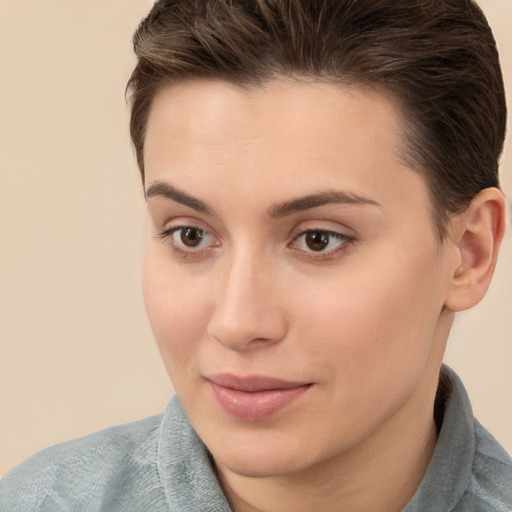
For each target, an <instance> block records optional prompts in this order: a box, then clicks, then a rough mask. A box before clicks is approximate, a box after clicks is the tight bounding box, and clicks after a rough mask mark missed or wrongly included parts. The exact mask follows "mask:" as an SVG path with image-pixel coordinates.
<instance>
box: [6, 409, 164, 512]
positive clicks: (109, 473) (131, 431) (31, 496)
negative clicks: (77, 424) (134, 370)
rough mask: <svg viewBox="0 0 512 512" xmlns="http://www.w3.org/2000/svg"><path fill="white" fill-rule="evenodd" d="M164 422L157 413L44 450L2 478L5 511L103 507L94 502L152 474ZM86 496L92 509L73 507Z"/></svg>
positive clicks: (93, 508)
mask: <svg viewBox="0 0 512 512" xmlns="http://www.w3.org/2000/svg"><path fill="white" fill-rule="evenodd" d="M161 421H162V415H157V416H152V417H150V418H146V419H143V420H139V421H136V422H132V423H127V424H124V425H119V426H116V427H111V428H108V429H105V430H102V431H100V432H96V433H95V434H91V435H89V436H86V437H82V438H79V439H75V440H72V441H68V442H65V443H61V444H57V445H55V446H51V447H49V448H46V449H44V450H42V451H41V452H39V453H37V454H36V455H34V456H33V457H31V458H30V459H28V460H26V461H25V462H23V463H21V464H20V465H19V466H17V467H15V468H14V469H13V470H11V471H10V472H9V473H8V474H7V475H6V476H5V477H4V478H3V479H2V480H1V481H0V510H6V511H7V510H16V511H20V512H21V511H23V512H25V511H27V512H28V511H30V512H32V511H34V512H35V511H39V510H41V511H42V510H55V511H59V510H70V509H72V510H80V511H81V510H97V509H98V508H95V507H94V506H93V505H92V503H91V502H92V501H94V500H101V499H102V495H104V494H105V492H106V491H107V489H108V490H109V492H111V490H112V486H119V485H120V483H123V485H125V483H126V480H129V479H133V478H137V474H138V473H143V474H144V478H148V477H151V474H152V473H151V471H150V466H154V465H156V459H157V456H156V452H157V445H158V430H159V426H160V423H161ZM141 468H144V471H143V472H141V471H140V469H141ZM154 471H155V472H156V468H155V470H154ZM80 496H81V498H79V497H80ZM85 496H88V505H89V506H88V507H87V508H82V507H80V508H73V507H72V500H75V499H76V500H78V499H81V501H80V503H82V502H83V501H84V497H85ZM77 503H78V501H77ZM70 507H71V508H70Z"/></svg>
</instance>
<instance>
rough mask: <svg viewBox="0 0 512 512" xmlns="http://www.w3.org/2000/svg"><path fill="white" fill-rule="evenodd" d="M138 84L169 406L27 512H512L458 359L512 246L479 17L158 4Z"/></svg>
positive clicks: (23, 505)
mask: <svg viewBox="0 0 512 512" xmlns="http://www.w3.org/2000/svg"><path fill="white" fill-rule="evenodd" d="M134 43H135V52H136V54H137V57H138V64H137V67H136V69H135V71H134V73H133V75H132V78H131V80H130V82H129V84H128V91H129V94H130V101H131V107H132V118H131V134H132V140H133V142H134V146H135V149H136V153H137V160H138V164H139V168H140V170H141V175H142V178H143V185H144V190H145V196H146V199H147V205H148V212H149V218H150V229H148V234H147V240H146V253H145V254H146V256H145V266H144V294H145V301H146V307H147V311H148V316H149V319H150V323H151V326H152V328H153V332H154V334H155V338H156V341H157V343H158V346H159V349H160V352H161V354H162V358H163V360H164V364H165V366H166V368H167V370H168V373H169V376H170V378H171V380H172V383H173V385H174V388H175V390H176V394H177V397H176V398H174V399H173V400H172V401H171V403H170V404H169V407H168V408H167V410H166V412H165V413H164V414H163V415H161V416H157V417H153V418H149V419H147V420H142V421H141V422H137V423H135V424H131V425H125V426H121V427H116V428H114V429H110V430H107V431H102V432H100V433H97V434H94V435H93V436H90V437H88V438H83V439H81V440H78V441H74V442H71V443H65V444H63V445H60V446H57V447H54V448H51V449H49V450H46V451H43V452H41V453H40V454H39V455H37V456H36V457H35V458H33V459H30V460H29V461H27V462H26V463H24V464H22V465H21V466H19V467H18V468H16V469H15V470H13V471H12V472H11V473H10V474H9V475H8V476H7V477H6V478H5V479H4V480H3V481H2V484H1V487H0V491H1V493H0V496H1V498H0V499H1V500H2V501H0V509H2V510H3V509H5V510H11V509H16V510H27V511H28V510H59V509H62V510H109V511H110V510H173V511H174V510H183V511H193V510H201V511H203V510H212V511H214V510H215V511H216V510H234V511H236V512H245V511H253V510H258V511H280V510H304V511H306V510H339V509H340V508H341V509H343V510H350V511H359V510H382V511H400V510H405V511H407V512H411V511H417V510H446V511H448V510H461V511H462V510H475V511H476V510H496V511H498V510H508V509H510V508H511V507H512V495H511V486H510V483H511V481H512V462H511V461H510V458H509V457H508V455H507V454H506V453H505V451H504V450H503V449H502V448H501V447H500V446H499V445H498V443H497V442H496V441H495V440H494V438H492V436H491V435H490V434H489V433H488V432H487V431H486V430H485V429H484V428H483V427H481V426H480V425H479V424H478V422H476V420H474V418H473V416H472V413H471V408H470V405H469V401H468V398H467V395H466V394H465V391H464V388H463V386H462V383H461V382H460V380H459V379H458V378H457V376H456V375H455V374H454V373H453V372H452V371H451V370H449V369H448V368H446V367H442V366H441V365H442V357H443V353H444V349H445V345H446V340H447V337H448V333H449V331H450V327H451V324H452V322H453V318H454V314H455V313H456V312H457V311H462V310H465V309H468V308H470V307H472V306H473V305H475V304H477V303H478V302H479V301H480V300H481V298H482V297H483V296H484V294H485V292H486V290H487V287H488V285H489V282H490V279H491V277H492V273H493V269H494V266H495V263H496V259H497V256H498V251H499V245H500V242H501V239H502V237H503V232H504V226H505V221H504V211H505V201H504V198H503V194H502V193H501V192H500V191H499V188H498V187H499V184H498V177H497V167H498V165H497V160H498V157H499V155H500V152H501V149H502V145H503V138H504V131H505V114H506V108H505V100H504V93H503V84H502V79H501V72H500V68H499V63H498V58H497V52H496V49H495V45H494V40H493V38H492V34H491V32H490V29H489V27H488V25H487V23H486V21H485V18H484V17H483V15H482V13H481V12H480V11H479V9H478V8H477V7H476V6H475V5H473V4H472V3H469V2H467V1H462V0H460V1H455V0H453V1H450V2H429V3H428V4H426V3H424V2H420V1H418V2H411V1H407V2H405V1H404V2H397V1H396V0H394V1H391V0H389V1H387V0H384V1H382V2H370V1H357V2H353V1H348V0H347V1H339V0H336V1H334V0H333V1H328V0H324V1H321V2H315V3H312V2H307V1H305V0H304V1H299V0H289V1H287V2H273V1H271V0H265V1H264V0H260V1H254V2H246V1H244V2H242V1H240V2H235V1H205V2H200V3H199V2H196V1H193V0H182V1H179V2H169V1H160V2H157V3H156V4H155V6H154V7H153V9H152V11H151V13H150V14H149V16H148V17H147V18H146V20H144V21H143V23H142V24H141V26H140V27H139V29H138V31H137V33H136V35H135V39H134Z"/></svg>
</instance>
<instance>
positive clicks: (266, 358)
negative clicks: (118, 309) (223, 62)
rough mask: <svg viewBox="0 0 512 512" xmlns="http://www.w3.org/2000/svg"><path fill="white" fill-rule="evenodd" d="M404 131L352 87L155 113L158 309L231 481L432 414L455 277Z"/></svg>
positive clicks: (150, 187)
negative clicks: (405, 156)
mask: <svg viewBox="0 0 512 512" xmlns="http://www.w3.org/2000/svg"><path fill="white" fill-rule="evenodd" d="M399 128H400V127H399V115H398V111H397V110H396V107H395V106H394V105H393V103H392V102H391V101H390V100H388V99H386V98H385V97H384V96H382V95H380V94H378V93H376V92H371V91H369V90H366V89H363V88H358V87H355V86H354V87H344V86H339V85H333V84H321V83H299V82H292V81H285V80H277V81H275V82H272V83H269V84H267V85H266V86H265V87H264V88H262V89H256V90H252V91H247V90H243V89H240V88H237V87H235V86H233V85H229V84H226V83H223V82H213V81H197V82H190V83H184V84H181V85H175V86H171V87H169V88H167V89H164V90H162V91H160V93H159V94H158V95H157V97H156V98H155V101H154V103H153V106H152V110H151V113H150V116H149V122H148V130H147V136H146V146H145V148H146V149H145V168H146V185H145V186H146V194H147V203H148V209H149V216H150V222H149V229H148V235H147V242H146V253H145V266H144V293H145V301H146V307H147V311H148V315H149V319H150V322H151V325H152V329H153V331H154V334H155V337H156V340H157V343H158V346H159V349H160V352H161V354H162V357H163V360H164V363H165V366H166V368H167V371H168V373H169V375H170V377H171V380H172V382H173V385H174V388H175V390H176V392H177V394H178V396H179V398H180V401H181V403H182V405H183V408H184V410H185V412H186V413H187V415H188V417H189V418H190V421H191V422H192V424H193V426H194V427H195V429H196V431H197V432H198V434H199V436H200V437H201V438H202V440H203V441H204V442H205V444H206V445H207V446H208V448H209V449H210V451H211V452H212V454H213V456H214V457H215V459H216V461H217V462H218V464H219V465H221V466H222V467H224V468H228V469H229V470H231V471H234V472H236V473H238V474H241V475H253V476H269V475H284V474H288V473H295V472H297V471H301V470H306V469H308V468H311V467H313V466H314V465H315V464H318V463H322V462H325V461H329V460H333V459H336V458H343V457H348V456H349V454H351V453H352V454H353V453H356V452H355V451H354V450H356V451H357V449H358V448H360V447H362V446H365V445H371V443H372V442H373V441H374V440H375V439H377V438H379V439H384V438H385V437H386V436H391V438H390V439H392V436H395V437H396V436H397V435H402V434H403V435H406V431H407V429H408V428H409V427H410V426H411V425H413V424H414V422H415V421H417V420H416V418H420V417H424V415H425V413H426V414H429V415H430V416H431V407H432V403H431V400H432V398H433V394H434V392H435V385H436V378H437V374H436V373H437V371H438V369H439V365H440V362H441V358H442V352H443V350H444V343H445V341H446V336H447V334H448V330H449V325H450V321H451V315H450V314H449V313H448V312H447V311H446V310H445V309H444V298H445V294H446V291H447V286H448V285H447V282H448V281H449V275H450V273H453V268H451V263H450V251H448V250H446V247H445V246H443V245H441V244H440V243H439V242H438V241H437V239H436V235H435V232H434V229H433V225H432V220H431V214H430V213H431V210H430V204H429V198H428V192H427V188H426V185H425V182H424V180H423V178H422V177H421V176H420V175H419V174H418V173H417V172H415V171H413V170H411V169H410V168H408V167H407V165H406V164H405V163H403V161H402V160H401V159H400V150H401V148H400V145H401V135H400V131H399ZM425 408H428V409H430V410H427V411H426V412H425Z"/></svg>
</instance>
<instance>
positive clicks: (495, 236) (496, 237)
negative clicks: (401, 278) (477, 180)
mask: <svg viewBox="0 0 512 512" xmlns="http://www.w3.org/2000/svg"><path fill="white" fill-rule="evenodd" d="M505 210H506V207H505V197H504V195H503V193H502V192H501V191H500V190H498V189H497V188H487V189H484V190H482V191H481V192H480V193H479V194H478V195H477V196H476V197H475V198H474V199H473V201H472V202H471V205H470V206H469V208H468V209H467V210H466V211H465V212H463V213H461V214H460V215H459V216H458V217H457V219H456V220H455V222H454V223H453V230H452V233H451V235H452V243H453V244H454V245H455V248H456V251H457V254H458V261H457V264H456V266H454V268H453V274H452V276H451V281H450V285H449V290H448V294H447V297H446V301H445V306H446V307H447V308H448V309H449V310H451V311H454V312H456V311H463V310H466V309H469V308H471V307H473V306H475V305H476V304H478V303H479V302H480V301H481V300H482V298H483V297H484V295H485V293H486V292H487V289H488V287H489V284H490V282H491V278H492V275H493V273H494V268H495V266H496V260H497V258H498V252H499V248H500V244H501V241H502V239H503V235H504V233H505V223H506V222H505Z"/></svg>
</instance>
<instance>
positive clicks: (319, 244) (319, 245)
mask: <svg viewBox="0 0 512 512" xmlns="http://www.w3.org/2000/svg"><path fill="white" fill-rule="evenodd" d="M306 245H307V246H308V247H309V248H310V249H311V250H312V251H322V250H324V249H325V248H326V247H327V246H328V245H329V236H328V235H327V234H326V233H323V232H322V231H311V232H309V233H307V234H306Z"/></svg>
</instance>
